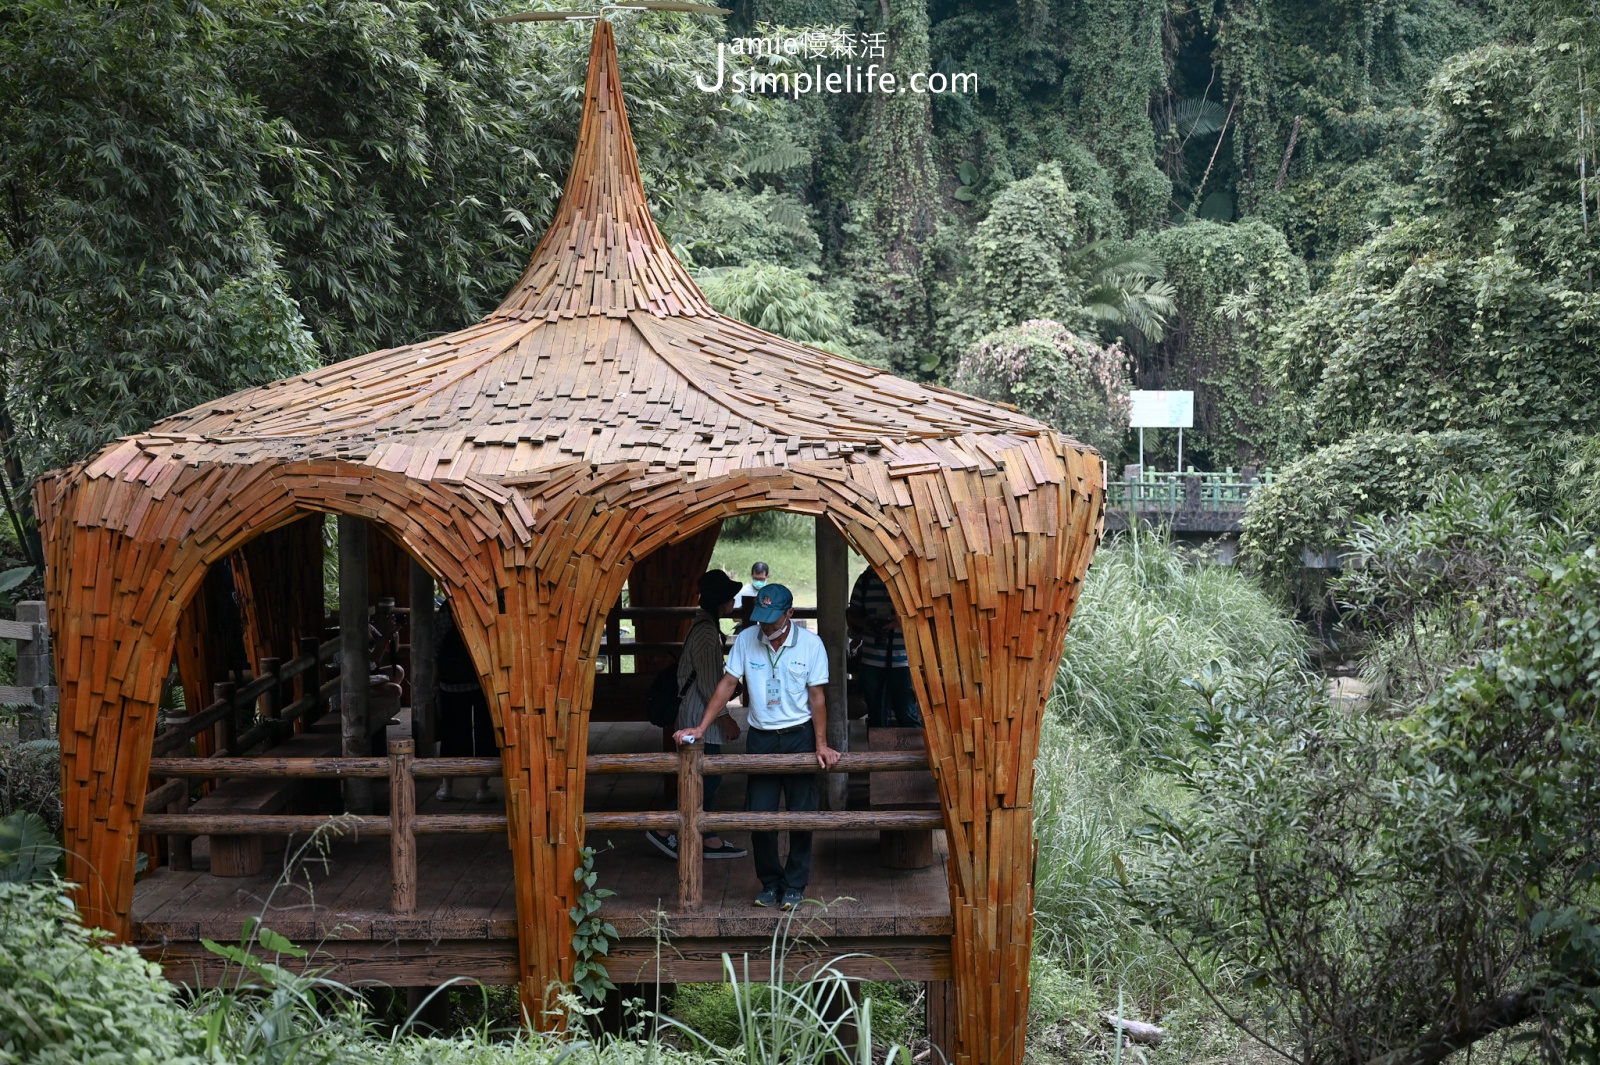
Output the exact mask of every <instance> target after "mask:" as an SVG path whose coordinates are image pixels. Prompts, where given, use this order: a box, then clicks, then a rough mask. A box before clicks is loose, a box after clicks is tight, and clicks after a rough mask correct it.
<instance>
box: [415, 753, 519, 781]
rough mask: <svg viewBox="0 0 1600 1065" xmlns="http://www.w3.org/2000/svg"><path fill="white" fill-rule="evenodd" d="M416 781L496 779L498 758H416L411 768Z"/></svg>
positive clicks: (498, 767)
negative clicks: (457, 778)
mask: <svg viewBox="0 0 1600 1065" xmlns="http://www.w3.org/2000/svg"><path fill="white" fill-rule="evenodd" d="M411 775H412V776H414V777H416V778H417V779H418V780H443V779H445V778H446V777H497V776H499V775H500V759H498V758H418V759H417V760H416V762H415V763H414V764H413V765H412V767H411Z"/></svg>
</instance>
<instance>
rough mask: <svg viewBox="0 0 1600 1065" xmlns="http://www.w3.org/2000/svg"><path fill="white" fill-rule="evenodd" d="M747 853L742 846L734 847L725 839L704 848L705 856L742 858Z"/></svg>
mask: <svg viewBox="0 0 1600 1065" xmlns="http://www.w3.org/2000/svg"><path fill="white" fill-rule="evenodd" d="M748 853H750V852H749V851H747V850H745V849H744V848H743V847H736V846H734V845H733V844H732V843H729V842H728V841H727V840H723V841H722V842H721V843H719V844H717V845H716V846H715V847H706V848H705V856H706V857H707V858H743V857H744V856H745V855H746V854H748Z"/></svg>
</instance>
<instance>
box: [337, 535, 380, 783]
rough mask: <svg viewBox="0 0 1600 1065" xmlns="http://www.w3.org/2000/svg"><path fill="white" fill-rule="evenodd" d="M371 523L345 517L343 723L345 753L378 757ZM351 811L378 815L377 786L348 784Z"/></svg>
mask: <svg viewBox="0 0 1600 1065" xmlns="http://www.w3.org/2000/svg"><path fill="white" fill-rule="evenodd" d="M368 535H369V533H368V530H367V523H366V522H365V521H364V520H362V519H361V518H352V517H349V516H347V515H344V514H341V515H339V680H340V683H339V720H340V729H339V732H340V736H341V740H342V742H341V745H340V753H341V754H343V755H344V756H345V757H346V758H362V757H365V756H366V755H368V754H370V753H371V752H372V746H371V740H370V733H371V729H370V726H369V724H368V720H367V718H368V714H367V693H368V691H369V689H370V684H371V681H370V680H369V676H368V672H367V591H368V575H367V539H368ZM344 803H345V809H346V810H348V811H349V812H351V813H353V814H365V813H371V812H372V784H371V782H369V781H366V780H361V779H351V780H347V781H345V782H344Z"/></svg>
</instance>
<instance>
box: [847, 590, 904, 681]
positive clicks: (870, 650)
mask: <svg viewBox="0 0 1600 1065" xmlns="http://www.w3.org/2000/svg"><path fill="white" fill-rule="evenodd" d="M850 609H851V610H859V611H861V612H862V613H863V614H865V615H867V617H869V618H889V619H891V620H892V619H893V618H894V616H895V613H894V603H892V602H891V601H890V600H889V589H888V588H887V587H885V586H884V583H883V581H882V580H881V579H879V577H878V575H877V574H876V573H874V572H872V570H870V569H868V570H863V571H862V574H861V576H859V577H857V578H856V586H855V587H854V588H853V589H851V591H850ZM861 664H862V665H864V666H876V667H878V668H880V669H881V668H883V667H885V666H889V667H892V668H894V669H909V668H911V663H910V661H909V660H908V659H907V658H906V639H905V636H904V635H902V634H901V633H900V632H897V631H895V630H894V629H886V630H884V631H883V632H872V631H869V632H868V633H867V634H866V638H865V640H864V641H863V642H862V644H861Z"/></svg>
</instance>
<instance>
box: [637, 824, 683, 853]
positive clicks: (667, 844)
mask: <svg viewBox="0 0 1600 1065" xmlns="http://www.w3.org/2000/svg"><path fill="white" fill-rule="evenodd" d="M644 838H645V839H647V840H649V841H650V842H651V843H653V844H654V845H655V848H656V850H658V851H660V852H661V853H662V854H665V855H666V856H667V857H668V858H671V859H673V860H676V859H677V857H678V834H677V833H676V832H657V831H656V830H655V829H653V828H652V829H650V830H649V831H647V832H645V834H644Z"/></svg>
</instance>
